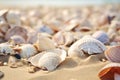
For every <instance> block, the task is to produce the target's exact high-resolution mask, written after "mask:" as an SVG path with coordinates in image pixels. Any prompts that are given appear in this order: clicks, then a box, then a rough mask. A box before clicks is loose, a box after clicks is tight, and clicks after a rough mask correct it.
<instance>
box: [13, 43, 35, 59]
mask: <svg viewBox="0 0 120 80" xmlns="http://www.w3.org/2000/svg"><path fill="white" fill-rule="evenodd" d="M14 50H15V52H16V53H17V54H20V56H21V57H22V58H29V57H31V56H33V55H35V54H36V53H37V50H36V48H35V47H34V46H33V45H31V44H23V45H22V46H20V47H16V48H14Z"/></svg>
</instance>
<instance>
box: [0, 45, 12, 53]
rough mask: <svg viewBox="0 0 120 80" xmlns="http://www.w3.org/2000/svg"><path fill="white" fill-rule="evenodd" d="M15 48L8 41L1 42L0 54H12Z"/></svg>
mask: <svg viewBox="0 0 120 80" xmlns="http://www.w3.org/2000/svg"><path fill="white" fill-rule="evenodd" d="M12 54H14V50H13V49H12V48H11V47H10V45H9V44H7V43H2V44H0V55H12Z"/></svg>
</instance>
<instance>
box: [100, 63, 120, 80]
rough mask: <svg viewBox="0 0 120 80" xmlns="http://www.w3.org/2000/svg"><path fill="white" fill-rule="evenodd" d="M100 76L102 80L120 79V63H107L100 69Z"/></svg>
mask: <svg viewBox="0 0 120 80" xmlns="http://www.w3.org/2000/svg"><path fill="white" fill-rule="evenodd" d="M98 76H99V78H100V79H101V80H120V64H119V63H110V64H107V65H106V66H105V67H103V68H102V69H101V70H100V72H99V74H98Z"/></svg>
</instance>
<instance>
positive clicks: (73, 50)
mask: <svg viewBox="0 0 120 80" xmlns="http://www.w3.org/2000/svg"><path fill="white" fill-rule="evenodd" d="M105 49H106V47H105V45H104V44H103V43H101V42H100V41H98V40H96V39H94V38H93V37H91V36H84V37H83V38H82V39H80V40H78V41H76V42H75V43H74V44H73V45H71V47H70V48H69V50H68V55H69V56H71V57H72V56H83V55H85V54H84V53H88V55H91V54H95V53H103V52H104V51H105Z"/></svg>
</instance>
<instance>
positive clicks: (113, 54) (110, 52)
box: [105, 46, 120, 62]
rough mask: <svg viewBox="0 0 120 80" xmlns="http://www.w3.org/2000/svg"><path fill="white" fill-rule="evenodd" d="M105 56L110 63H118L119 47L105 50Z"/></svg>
mask: <svg viewBox="0 0 120 80" xmlns="http://www.w3.org/2000/svg"><path fill="white" fill-rule="evenodd" d="M105 56H106V58H107V59H108V60H109V61H111V62H120V46H113V47H111V48H109V49H107V50H106V51H105Z"/></svg>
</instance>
